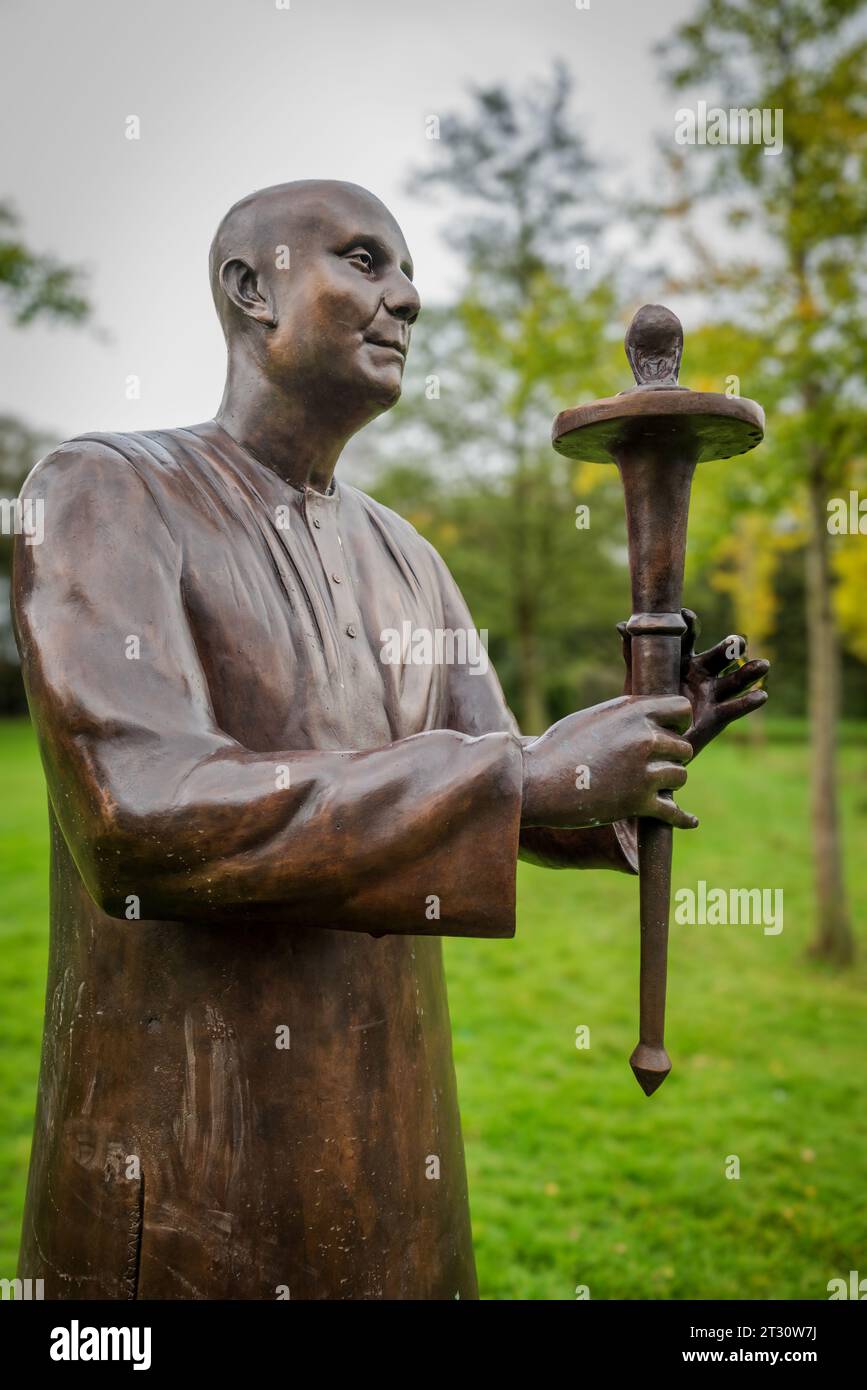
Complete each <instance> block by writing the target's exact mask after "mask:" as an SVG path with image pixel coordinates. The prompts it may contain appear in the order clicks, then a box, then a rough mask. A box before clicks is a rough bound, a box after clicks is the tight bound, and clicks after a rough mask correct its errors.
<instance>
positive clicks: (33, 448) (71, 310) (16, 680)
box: [0, 202, 90, 714]
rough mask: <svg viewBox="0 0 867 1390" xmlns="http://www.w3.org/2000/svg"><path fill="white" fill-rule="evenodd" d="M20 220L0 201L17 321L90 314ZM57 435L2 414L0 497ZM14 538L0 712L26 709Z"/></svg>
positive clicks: (6, 538) (1, 649)
mask: <svg viewBox="0 0 867 1390" xmlns="http://www.w3.org/2000/svg"><path fill="white" fill-rule="evenodd" d="M18 227H19V219H18V217H17V216H16V214H15V213H14V212H13V210H12V208H11V206H10V204H9V203H8V202H0V301H2V303H3V306H4V308H5V310H6V313H7V314H8V315H9V317H10V319H11V321H12V323H13V325H14V326H16V327H19V328H25V327H27V326H28V325H29V324H32V323H33V322H34V321H35V320H36V319H38V318H43V319H44V318H48V319H59V320H62V321H66V322H72V323H81V322H83V321H84V320H85V319H86V318H87V317H88V316H89V314H90V305H89V303H88V301H87V299H86V298H85V295H84V291H83V288H82V281H81V275H80V272H79V271H77V270H75V269H74V268H72V267H69V266H64V265H62V264H61V262H59V261H58V260H56V259H55V258H54V257H53V256H48V255H41V254H38V253H36V252H34V251H31V250H30V249H29V248H28V247H27V246H26V245H25V244H24V242H23V241H22V240H21V239H20V236H19V233H18ZM56 442H57V439H56V436H54V435H51V434H49V433H48V432H47V431H44V430H33V429H31V428H30V427H29V426H28V425H26V424H24V422H23V421H21V420H18V419H16V418H15V417H14V416H11V415H4V416H2V417H0V497H3V498H6V499H10V498H13V497H15V496H16V495H17V493H18V491H19V489H20V488H21V485H22V483H23V482H24V479H25V478H26V477H27V474H28V473H29V472H30V470H31V468H32V467H33V465H34V463H36V461H37V459H39V458H40V456H41V455H42V454H44V453H46V452H47V450H48V449H50V448H51V447H53V445H54V444H56ZM11 568H12V537H11V535H3V534H0V713H3V714H11V713H15V712H17V711H19V710H21V709H23V708H24V691H23V688H22V685H21V676H20V672H19V669H18V654H17V652H16V650H15V643H14V640H13V637H12V630H11V622H10V618H9V601H8V595H9V577H10V573H11Z"/></svg>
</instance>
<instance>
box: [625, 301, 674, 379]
mask: <svg viewBox="0 0 867 1390" xmlns="http://www.w3.org/2000/svg"><path fill="white" fill-rule="evenodd" d="M625 346H626V356H627V357H628V358H629V365H630V366H631V368H632V375H633V376H634V377H635V380H636V383H637V385H638V386H643V387H647V386H651V387H652V386H677V374H678V372H679V371H680V359H681V355H682V353H683V328H682V326H681V322H680V319H679V318H678V317H677V315H676V314H673V313H672V312H671V310H670V309H666V308H665V306H664V305H663V304H645V305H644V306H643V307H642V308H641V309H639V310H638V312H637V313H636V314H635V316H634V318H633V320H632V322H631V323H630V325H629V327H628V329H627V330H626V338H625Z"/></svg>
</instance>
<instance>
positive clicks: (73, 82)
mask: <svg viewBox="0 0 867 1390" xmlns="http://www.w3.org/2000/svg"><path fill="white" fill-rule="evenodd" d="M694 8H695V5H694V3H693V0H656V3H650V0H590V8H589V9H588V10H583V9H578V8H577V7H576V4H575V0H437V3H423V2H422V0H291V6H290V8H289V9H278V8H277V0H70V2H68V3H65V2H64V0H39V3H36V2H35V0H0V15H2V28H3V39H4V44H3V47H4V50H5V55H6V56H5V58H4V60H3V90H2V95H0V104H2V113H3V126H4V137H5V138H4V140H3V160H4V169H3V175H2V182H0V195H2V196H4V197H10V196H11V198H12V200H13V201H14V204H15V206H16V208H17V209H18V211H19V212H20V214H21V215H22V217H23V222H24V227H23V230H24V234H25V236H26V239H27V241H28V243H29V244H30V245H31V246H32V247H33V248H34V249H38V250H43V251H51V252H54V253H56V254H57V255H59V256H61V257H62V258H63V259H64V260H66V261H68V262H72V263H75V264H79V265H81V266H83V267H85V268H86V269H87V270H88V271H89V272H90V295H91V298H92V300H93V302H94V305H95V310H96V322H97V325H98V329H99V330H100V331H99V332H97V331H96V330H95V329H85V330H81V329H79V330H73V329H69V328H45V327H42V326H34V327H32V328H30V329H28V330H26V331H20V330H19V331H14V332H13V331H11V330H10V329H8V328H7V327H6V326H5V325H3V326H2V327H0V340H2V341H0V347H2V353H3V362H4V367H3V372H2V374H0V411H3V412H11V413H14V414H16V415H19V416H21V417H22V418H23V419H25V420H27V421H28V422H30V423H31V424H33V425H37V426H44V427H46V428H47V429H49V430H50V431H56V432H57V433H58V435H60V436H69V435H73V434H76V433H81V432H83V431H85V430H92V429H119V430H125V429H147V428H156V427H159V426H171V425H180V424H189V423H194V422H196V421H199V420H203V419H207V418H209V417H210V416H212V415H213V413H214V411H215V410H216V408H217V405H218V403H219V399H220V395H221V391H222V380H223V372H224V351H223V342H222V337H221V335H220V332H219V328H218V325H217V321H216V318H215V315H214V311H213V306H212V304H211V299H210V293H209V289H208V281H207V253H208V246H209V243H210V239H211V236H212V234H213V231H214V229H215V227H216V224H217V222H218V221H219V219H220V217H221V216H222V214H223V212H224V211H225V210H226V208H227V207H228V206H229V205H230V204H231V203H232V202H234V201H235V200H236V199H237V198H239V197H241V196H242V195H243V194H245V193H248V192H249V191H251V190H252V189H254V188H258V187H263V186H265V185H267V184H271V183H277V182H282V181H284V180H286V179H295V178H309V177H326V178H340V179H350V180H353V181H354V182H356V183H361V184H363V185H365V186H366V187H368V188H370V189H372V190H373V192H375V193H377V194H378V195H379V196H380V197H381V198H382V199H383V200H384V201H385V202H386V203H387V204H388V205H389V207H390V208H391V209H392V210H393V212H394V213H395V215H396V216H397V218H398V220H399V222H400V223H401V225H402V227H403V229H404V232H405V234H406V237H407V240H408V243H409V246H410V249H411V251H412V253H413V256H414V258H415V265H416V279H417V283H418V285H419V288H420V291H421V294H422V299H423V301H424V300H425V299H428V300H435V299H442V298H443V297H444V296H445V295H446V294H447V293H448V290H449V287H450V286H452V285H453V284H454V283H455V277H456V270H457V267H456V262H455V260H454V258H453V257H452V256H451V255H450V253H449V250H448V245H447V241H446V240H444V239H443V236H442V233H443V229H444V228H445V227H446V226H447V221H448V214H447V209H446V208H445V206H444V205H442V204H438V205H435V206H433V205H428V204H426V203H425V202H424V201H419V200H416V199H411V198H410V197H409V196H408V195H407V193H406V191H405V188H404V183H405V179H406V173H407V170H408V169H409V168H410V167H412V166H414V165H417V164H418V163H419V162H420V161H422V160H424V159H426V158H429V157H430V154H431V142H430V141H428V140H427V139H426V138H425V118H426V117H427V116H429V115H431V114H438V115H442V114H444V113H446V112H448V111H450V110H452V109H454V108H455V106H456V105H459V104H461V103H462V102H463V101H464V100H465V92H466V88H467V84H468V83H470V82H477V83H481V84H489V83H493V82H499V81H507V82H509V83H511V84H515V85H520V84H523V83H526V82H527V81H528V80H532V78H533V77H534V76H535V77H541V76H543V75H545V74H546V73H547V72H548V71H549V69H550V65H551V62H552V60H553V59H555V58H557V57H560V58H562V59H563V60H564V61H565V62H566V63H567V64H568V66H569V67H570V68H571V69H572V71H573V72H574V74H575V78H576V84H577V97H576V103H575V120H576V123H577V124H578V125H579V126H580V128H581V130H582V131H583V132H584V133H585V134H586V136H587V138H588V140H589V142H590V144H591V147H592V148H593V149H594V150H595V151H596V152H597V153H600V152H604V153H605V155H606V156H607V158H608V159H610V160H611V161H612V163H613V164H615V165H616V166H617V167H619V168H620V169H622V170H623V171H624V173H626V172H628V173H629V176H630V177H631V178H632V179H633V180H634V181H635V182H636V183H638V184H643V186H644V187H645V188H646V187H647V180H648V178H649V177H650V171H651V170H652V168H653V164H654V159H653V142H654V138H655V136H656V135H658V134H659V133H660V132H661V131H668V130H673V111H674V109H675V105H676V103H675V102H674V100H673V98H672V96H671V95H670V94H669V93H668V92H667V91H666V89H665V87H664V85H663V84H662V82H661V81H660V79H659V76H658V64H657V62H656V60H655V59H654V56H653V53H652V45H653V43H654V41H655V40H656V39H658V38H661V37H663V36H664V35H665V34H666V33H668V32H670V31H671V30H672V29H673V28H674V26H675V25H676V24H677V23H679V22H680V21H681V20H682V19H683V18H685V17H687V16H688V15H689V14H691V13H692V12H693V11H694ZM130 115H135V116H138V117H139V118H140V121H141V138H140V139H139V140H138V141H134V140H128V139H126V138H125V133H124V132H125V124H126V120H127V117H128V116H130ZM419 331H421V325H420V328H419ZM130 375H136V376H138V377H139V378H140V379H141V399H139V400H127V399H126V394H125V383H126V379H127V377H128V376H130Z"/></svg>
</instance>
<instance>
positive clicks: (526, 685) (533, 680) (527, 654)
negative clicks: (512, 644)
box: [516, 591, 548, 734]
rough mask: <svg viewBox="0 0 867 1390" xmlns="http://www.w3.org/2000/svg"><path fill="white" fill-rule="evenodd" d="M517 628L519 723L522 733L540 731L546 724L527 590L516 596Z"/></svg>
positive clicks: (532, 605)
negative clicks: (519, 697) (519, 696)
mask: <svg viewBox="0 0 867 1390" xmlns="http://www.w3.org/2000/svg"><path fill="white" fill-rule="evenodd" d="M516 600H517V601H516V609H517V612H516V618H517V623H516V626H517V631H518V683H519V689H520V692H521V710H520V725H521V732H522V733H525V734H543V733H544V732H545V730H546V729H547V727H548V720H547V715H546V709H545V696H544V693H543V690H542V682H541V678H540V671H539V648H538V644H537V641H536V605H535V603H534V602H533V599H532V598H531V596H530V595H529V593H527V592H520V591H519V592H518V594H517V595H516Z"/></svg>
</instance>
